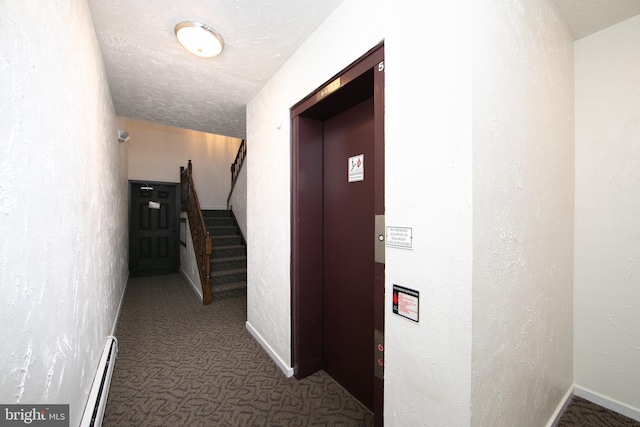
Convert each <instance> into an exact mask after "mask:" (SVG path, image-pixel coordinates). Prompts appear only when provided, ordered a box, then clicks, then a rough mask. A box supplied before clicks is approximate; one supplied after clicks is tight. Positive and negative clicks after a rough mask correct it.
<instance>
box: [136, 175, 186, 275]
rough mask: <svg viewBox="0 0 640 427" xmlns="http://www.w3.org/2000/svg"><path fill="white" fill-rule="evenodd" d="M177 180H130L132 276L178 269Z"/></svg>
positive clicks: (170, 271) (169, 271)
mask: <svg viewBox="0 0 640 427" xmlns="http://www.w3.org/2000/svg"><path fill="white" fill-rule="evenodd" d="M177 189H178V184H167V183H153V182H151V183H141V182H130V183H129V194H130V199H131V202H130V225H129V272H130V274H131V275H132V276H139V275H147V274H162V273H172V272H175V271H176V270H177V269H178V265H179V252H178V236H177V232H178V226H177V223H178V210H177V208H178V206H177Z"/></svg>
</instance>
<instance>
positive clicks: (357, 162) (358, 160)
mask: <svg viewBox="0 0 640 427" xmlns="http://www.w3.org/2000/svg"><path fill="white" fill-rule="evenodd" d="M347 167H348V168H349V169H348V170H349V172H348V175H347V176H348V177H349V182H357V181H364V154H359V155H357V156H353V157H349V162H348V164H347Z"/></svg>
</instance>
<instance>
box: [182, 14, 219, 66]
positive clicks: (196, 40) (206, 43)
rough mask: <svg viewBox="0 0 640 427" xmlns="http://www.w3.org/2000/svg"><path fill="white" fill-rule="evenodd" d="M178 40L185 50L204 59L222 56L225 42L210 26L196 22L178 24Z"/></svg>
mask: <svg viewBox="0 0 640 427" xmlns="http://www.w3.org/2000/svg"><path fill="white" fill-rule="evenodd" d="M175 31H176V38H177V39H178V41H179V42H180V44H181V45H182V46H184V48H185V49H187V50H188V51H189V52H191V53H193V54H194V55H196V56H200V57H202V58H213V57H214V56H217V55H220V53H221V52H222V48H223V47H224V40H222V37H220V35H218V34H217V33H216V32H215V31H213V30H212V29H211V28H209V27H208V26H206V25H204V24H201V23H200V22H194V21H183V22H180V23H178V24H176V29H175Z"/></svg>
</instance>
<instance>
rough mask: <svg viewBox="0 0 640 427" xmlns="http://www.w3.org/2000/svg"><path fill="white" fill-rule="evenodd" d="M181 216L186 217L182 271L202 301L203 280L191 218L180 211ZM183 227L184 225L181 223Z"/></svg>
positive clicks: (181, 261) (181, 262) (181, 249)
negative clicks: (194, 242)
mask: <svg viewBox="0 0 640 427" xmlns="http://www.w3.org/2000/svg"><path fill="white" fill-rule="evenodd" d="M180 218H184V219H186V220H187V221H186V224H185V232H186V235H185V243H186V246H182V244H181V245H180V272H181V273H182V275H183V276H184V277H185V278H186V279H187V280H188V281H189V284H190V285H191V287H192V288H193V290H194V292H195V293H196V294H197V295H198V299H199V300H200V301H202V282H201V281H200V272H199V271H198V260H197V259H196V252H195V249H194V248H193V239H192V238H191V228H190V227H189V218H187V213H186V212H180ZM180 227H182V225H180Z"/></svg>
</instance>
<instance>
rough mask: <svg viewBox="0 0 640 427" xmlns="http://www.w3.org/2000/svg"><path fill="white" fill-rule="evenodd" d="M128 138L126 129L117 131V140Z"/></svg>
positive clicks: (122, 140)
mask: <svg viewBox="0 0 640 427" xmlns="http://www.w3.org/2000/svg"><path fill="white" fill-rule="evenodd" d="M129 138H130V136H129V132H127V131H126V130H119V131H118V142H127V141H128V140H129Z"/></svg>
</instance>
